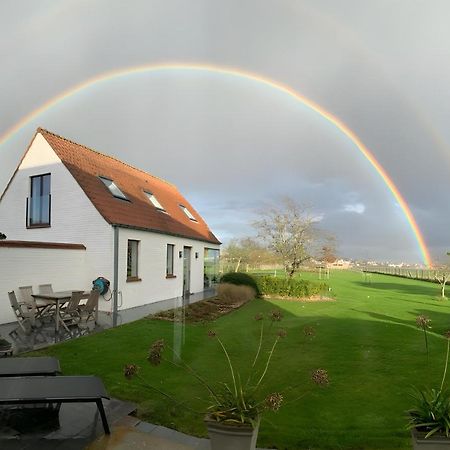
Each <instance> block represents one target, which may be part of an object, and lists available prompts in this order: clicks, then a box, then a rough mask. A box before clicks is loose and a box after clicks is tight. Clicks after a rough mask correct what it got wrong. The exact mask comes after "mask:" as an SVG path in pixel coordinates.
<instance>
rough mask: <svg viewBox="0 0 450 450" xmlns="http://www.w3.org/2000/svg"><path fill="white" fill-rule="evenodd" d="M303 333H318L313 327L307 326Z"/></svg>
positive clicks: (310, 334)
mask: <svg viewBox="0 0 450 450" xmlns="http://www.w3.org/2000/svg"><path fill="white" fill-rule="evenodd" d="M303 333H304V335H305V336H310V337H313V336H315V335H316V330H315V329H314V328H313V327H305V328H303Z"/></svg>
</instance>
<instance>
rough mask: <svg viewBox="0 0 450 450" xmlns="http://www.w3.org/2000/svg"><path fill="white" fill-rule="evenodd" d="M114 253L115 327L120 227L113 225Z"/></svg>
mask: <svg viewBox="0 0 450 450" xmlns="http://www.w3.org/2000/svg"><path fill="white" fill-rule="evenodd" d="M113 230H114V253H113V261H114V262H113V267H114V274H113V327H116V326H117V310H118V294H119V227H118V226H117V225H113Z"/></svg>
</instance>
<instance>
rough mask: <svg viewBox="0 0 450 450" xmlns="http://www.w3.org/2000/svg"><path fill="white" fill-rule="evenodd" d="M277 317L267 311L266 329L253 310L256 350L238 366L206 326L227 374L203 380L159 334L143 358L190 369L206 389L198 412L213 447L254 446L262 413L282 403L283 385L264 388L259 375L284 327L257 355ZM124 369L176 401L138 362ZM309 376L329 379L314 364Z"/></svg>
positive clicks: (317, 380) (264, 371) (221, 449)
mask: <svg viewBox="0 0 450 450" xmlns="http://www.w3.org/2000/svg"><path fill="white" fill-rule="evenodd" d="M281 318H282V315H281V312H280V311H272V312H271V313H270V314H269V320H270V321H271V325H270V327H269V330H265V327H264V317H263V315H262V314H258V315H256V316H255V319H256V321H258V322H260V332H259V339H258V344H257V346H256V352H255V355H254V357H253V358H249V359H248V361H249V363H248V366H247V367H246V368H239V369H238V368H237V367H235V364H234V363H233V362H232V359H231V357H230V354H229V352H228V350H227V348H226V346H225V344H224V342H223V341H222V340H221V339H220V337H219V336H218V335H217V334H216V332H215V331H212V330H210V331H209V332H208V336H209V337H210V338H211V339H215V340H216V341H217V343H218V349H219V350H220V352H221V353H222V355H223V357H224V358H225V359H226V362H227V367H228V375H225V376H224V379H223V380H207V379H206V378H205V377H203V376H202V375H201V374H199V373H198V372H197V371H196V370H194V369H193V368H192V367H191V366H189V365H188V364H187V363H186V362H185V361H184V360H183V359H182V358H181V357H180V355H178V354H177V353H176V352H175V351H174V350H173V349H171V348H170V347H168V346H167V344H166V343H165V342H164V341H163V340H162V339H160V340H158V341H155V342H154V343H153V344H152V346H151V347H150V351H149V355H148V358H147V359H148V361H149V362H150V363H151V364H152V365H155V366H157V365H159V364H160V363H161V362H163V361H164V362H166V363H168V364H171V365H172V366H174V367H176V368H179V369H181V370H184V371H185V372H187V373H189V374H190V375H191V376H193V377H194V378H195V379H196V380H197V382H199V383H200V384H201V385H202V386H203V387H204V388H205V389H206V391H207V393H208V405H207V407H206V408H205V410H204V411H197V412H199V413H201V414H202V415H203V418H204V421H205V424H206V427H207V429H208V434H209V437H210V439H211V449H212V450H225V449H230V450H231V449H232V450H251V449H255V447H256V440H257V435H258V430H259V424H260V420H261V416H262V414H263V413H264V412H266V411H278V409H279V408H280V407H281V405H282V403H283V398H284V395H283V391H281V390H280V391H279V392H271V391H268V390H267V389H266V388H265V385H264V380H265V378H266V374H267V372H268V370H269V366H270V363H271V360H272V357H273V354H274V352H275V350H276V347H277V345H278V343H279V342H280V340H281V339H283V338H284V337H286V332H285V331H284V330H277V331H276V332H275V334H274V336H273V342H272V341H271V344H270V346H269V348H268V352H267V357H265V358H262V356H261V355H262V354H263V353H264V351H263V347H264V335H265V334H266V331H269V332H270V331H271V329H272V325H273V323H274V322H278V321H279V320H281ZM165 349H169V350H170V351H171V353H172V356H175V359H168V358H164V356H163V353H164V350H165ZM124 375H125V376H126V377H127V378H132V377H134V376H137V377H138V378H139V379H140V380H141V382H142V383H143V384H144V385H145V386H147V387H149V388H150V389H153V390H155V391H158V392H159V393H161V394H162V395H164V396H166V397H168V398H170V399H171V400H172V401H174V402H175V403H177V404H181V402H179V401H176V400H175V399H174V398H173V397H172V396H170V395H168V394H167V393H165V392H162V391H161V390H160V389H158V388H156V387H154V386H152V385H150V384H149V383H148V382H147V381H146V380H145V379H143V378H142V377H140V375H139V373H138V367H137V366H136V365H135V364H129V365H127V366H125V368H124ZM312 381H313V382H314V383H316V384H318V385H326V384H328V374H327V372H326V370H324V369H317V370H316V371H314V372H313V374H312Z"/></svg>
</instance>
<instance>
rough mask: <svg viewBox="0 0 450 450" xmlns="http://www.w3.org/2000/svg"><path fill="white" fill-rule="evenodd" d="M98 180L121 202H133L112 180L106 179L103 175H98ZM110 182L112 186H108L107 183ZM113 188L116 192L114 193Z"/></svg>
mask: <svg viewBox="0 0 450 450" xmlns="http://www.w3.org/2000/svg"><path fill="white" fill-rule="evenodd" d="M98 178H99V179H100V181H101V182H102V183H103V185H104V186H105V187H106V188H107V189H108V191H109V193H110V194H111V195H112V196H113V197H114V198H118V199H119V200H125V201H126V202H130V201H131V200H130V199H129V198H128V197H127V196H126V195H125V194H124V193H123V192H122V190H121V189H120V187H119V186H117V184H116V182H115V181H114V180H112V179H111V178H108V177H105V176H103V175H98ZM107 181H109V183H110V184H107V183H106V182H107ZM111 186H112V187H113V189H115V190H116V191H115V192H114V191H113V190H111Z"/></svg>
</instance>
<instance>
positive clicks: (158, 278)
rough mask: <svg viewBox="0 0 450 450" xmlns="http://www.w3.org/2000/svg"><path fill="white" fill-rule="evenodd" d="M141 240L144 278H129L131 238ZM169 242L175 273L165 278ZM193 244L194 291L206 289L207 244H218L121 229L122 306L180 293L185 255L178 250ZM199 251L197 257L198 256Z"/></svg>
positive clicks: (140, 268) (140, 272)
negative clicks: (128, 279)
mask: <svg viewBox="0 0 450 450" xmlns="http://www.w3.org/2000/svg"><path fill="white" fill-rule="evenodd" d="M129 239H133V240H137V241H139V256H138V277H139V278H140V279H141V281H132V282H127V281H126V280H127V248H128V240H129ZM167 244H174V245H175V250H174V275H175V277H176V278H166V251H167ZM184 246H186V247H191V289H190V290H191V292H192V293H197V292H201V291H203V259H204V258H203V255H204V249H205V247H208V248H217V249H218V248H219V246H218V245H214V244H207V243H205V242H201V241H196V240H193V239H188V238H181V237H174V236H168V235H164V234H160V233H151V232H147V231H138V230H132V229H127V228H120V229H119V288H118V290H119V291H120V292H121V294H122V295H121V296H119V301H120V298H122V301H123V303H122V305H121V307H120V309H125V308H132V307H134V306H138V305H144V304H147V303H153V302H156V301H160V300H165V299H169V298H175V297H180V296H181V295H182V291H183V258H179V256H178V253H179V252H180V251H183V247H184ZM195 252H198V259H195Z"/></svg>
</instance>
